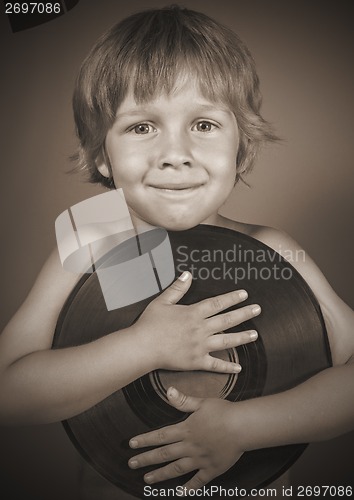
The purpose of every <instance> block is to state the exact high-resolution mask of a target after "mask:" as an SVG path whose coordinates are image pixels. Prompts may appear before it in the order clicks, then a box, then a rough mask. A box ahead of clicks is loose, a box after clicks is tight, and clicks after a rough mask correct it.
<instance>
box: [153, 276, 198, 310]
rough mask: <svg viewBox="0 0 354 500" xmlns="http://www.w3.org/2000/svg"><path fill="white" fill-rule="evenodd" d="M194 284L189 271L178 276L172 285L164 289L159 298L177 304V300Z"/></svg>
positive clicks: (166, 302) (167, 302) (164, 301)
mask: <svg viewBox="0 0 354 500" xmlns="http://www.w3.org/2000/svg"><path fill="white" fill-rule="evenodd" d="M191 284H192V276H191V273H190V272H188V271H184V273H182V274H181V276H179V278H177V279H176V280H175V281H174V282H173V283H172V285H170V286H169V287H168V288H166V290H164V291H163V292H162V293H161V295H160V296H159V298H158V300H160V301H162V302H163V303H165V304H177V302H178V301H179V300H180V299H181V298H182V297H183V295H184V294H185V293H187V292H188V290H189V288H190V286H191Z"/></svg>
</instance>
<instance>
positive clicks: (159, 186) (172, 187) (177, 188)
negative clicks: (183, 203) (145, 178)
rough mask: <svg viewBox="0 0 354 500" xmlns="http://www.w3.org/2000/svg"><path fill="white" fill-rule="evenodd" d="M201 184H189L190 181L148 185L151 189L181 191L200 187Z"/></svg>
mask: <svg viewBox="0 0 354 500" xmlns="http://www.w3.org/2000/svg"><path fill="white" fill-rule="evenodd" d="M202 185H203V184H202V183H198V184H190V183H183V184H172V183H166V184H154V185H150V186H149V187H151V188H153V189H157V190H159V191H164V192H183V191H192V190H195V189H197V188H199V187H201V186H202Z"/></svg>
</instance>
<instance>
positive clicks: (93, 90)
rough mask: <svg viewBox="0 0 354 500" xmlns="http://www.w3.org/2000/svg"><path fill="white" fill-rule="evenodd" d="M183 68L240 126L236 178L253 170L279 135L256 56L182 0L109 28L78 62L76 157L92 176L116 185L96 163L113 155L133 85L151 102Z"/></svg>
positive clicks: (172, 83)
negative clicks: (264, 109)
mask: <svg viewBox="0 0 354 500" xmlns="http://www.w3.org/2000/svg"><path fill="white" fill-rule="evenodd" d="M181 75H188V79H189V78H192V79H194V80H195V81H196V82H197V83H198V85H199V89H200V91H201V93H202V94H203V95H204V96H205V97H206V98H208V99H209V100H211V101H213V102H222V103H224V104H226V105H227V106H228V107H229V108H230V109H231V110H232V111H233V112H234V114H235V117H236V120H237V125H238V128H239V134H240V144H239V150H238V155H237V161H236V176H235V182H237V181H238V180H239V179H242V176H243V175H244V174H246V173H248V172H249V171H250V170H251V168H252V166H253V164H254V161H255V157H256V154H257V152H258V149H259V146H260V145H261V144H262V143H264V142H267V141H273V140H276V139H277V137H276V136H275V135H274V133H273V131H272V128H271V126H270V125H269V123H267V122H266V121H265V120H264V119H263V118H262V116H261V114H260V107H261V100H262V98H261V94H260V90H259V79H258V76H257V73H256V69H255V63H254V60H253V58H252V56H251V54H250V52H249V51H248V49H247V47H246V46H245V44H244V43H243V42H242V41H241V40H240V39H239V37H238V36H237V35H236V34H235V33H234V32H233V31H231V30H230V29H229V28H227V27H225V26H223V25H221V24H220V23H218V22H216V21H214V20H213V19H211V18H210V17H208V16H206V15H205V14H202V13H200V12H195V11H193V10H189V9H185V8H181V7H178V6H171V7H165V8H162V9H151V10H147V11H143V12H139V13H137V14H133V15H131V16H129V17H127V18H126V19H124V20H123V21H121V22H119V23H118V24H116V25H114V26H113V27H112V28H111V29H110V30H109V31H107V32H106V33H104V34H103V35H102V36H101V37H100V38H99V39H98V41H97V42H96V44H95V46H94V47H93V48H92V50H91V51H90V53H89V54H88V56H87V57H86V59H85V60H84V62H83V64H82V66H81V69H80V72H79V75H78V78H77V81H76V85H75V90H74V96H73V110H74V118H75V124H76V131H77V135H78V138H79V142H80V145H79V149H78V152H77V154H76V155H74V158H75V159H76V160H78V166H79V168H80V169H82V170H84V171H86V172H87V173H88V176H89V180H90V181H91V182H99V183H101V184H103V185H104V186H106V187H110V188H112V187H114V183H113V179H112V178H106V177H104V176H102V175H101V174H100V172H99V171H98V169H97V165H98V164H99V163H102V161H105V162H106V163H108V159H107V158H106V155H105V149H104V142H105V138H106V135H107V132H108V130H109V129H110V128H111V127H112V125H113V123H114V120H115V115H116V112H117V109H118V107H119V106H120V104H121V103H122V102H123V100H124V98H125V97H126V96H127V94H128V92H129V91H132V92H133V95H134V98H135V100H136V101H137V102H138V103H142V102H148V101H150V100H152V99H154V98H155V97H157V96H158V95H161V93H166V94H167V95H168V94H169V93H170V92H171V91H173V90H174V87H175V85H176V81H178V79H179V78H180V76H181ZM108 166H109V164H108Z"/></svg>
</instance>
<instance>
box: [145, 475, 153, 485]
mask: <svg viewBox="0 0 354 500" xmlns="http://www.w3.org/2000/svg"><path fill="white" fill-rule="evenodd" d="M153 480H154V476H153V475H152V474H146V476H144V481H145V483H149V484H150V483H152V482H153Z"/></svg>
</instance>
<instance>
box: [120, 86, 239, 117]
mask: <svg viewBox="0 0 354 500" xmlns="http://www.w3.org/2000/svg"><path fill="white" fill-rule="evenodd" d="M172 100H173V101H174V102H177V101H178V102H180V103H181V104H183V103H184V102H187V101H188V102H189V103H193V104H195V105H196V106H199V107H205V108H206V109H207V108H210V109H212V108H218V109H222V110H224V111H231V110H230V107H229V106H228V105H227V104H226V103H224V102H222V101H221V100H220V99H212V98H211V96H208V95H205V93H204V92H203V91H202V89H201V86H200V84H199V82H198V81H197V80H196V79H195V78H192V79H190V80H187V79H185V78H183V79H182V78H179V79H178V80H177V81H176V82H175V85H174V87H173V88H172V90H171V91H169V92H168V91H167V90H166V89H164V88H162V89H157V90H156V92H154V95H152V96H150V97H146V98H140V99H139V98H138V99H137V98H136V96H135V93H134V89H133V87H132V86H131V87H130V88H129V90H128V92H127V94H126V96H125V98H124V99H123V101H122V103H121V104H120V105H119V107H118V109H117V113H116V116H117V117H120V116H123V115H134V114H137V113H139V112H140V111H144V110H148V109H151V108H152V107H155V106H159V105H161V106H164V104H165V105H167V103H168V102H171V101H172Z"/></svg>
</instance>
